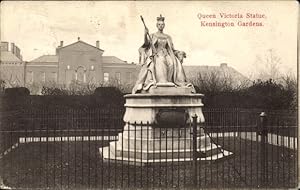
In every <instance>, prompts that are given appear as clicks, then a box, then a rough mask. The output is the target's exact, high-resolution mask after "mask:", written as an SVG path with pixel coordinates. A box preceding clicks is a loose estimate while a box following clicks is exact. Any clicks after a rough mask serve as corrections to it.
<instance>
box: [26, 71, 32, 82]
mask: <svg viewBox="0 0 300 190" xmlns="http://www.w3.org/2000/svg"><path fill="white" fill-rule="evenodd" d="M26 78H27V83H29V84H32V83H33V71H28V72H27V77H26Z"/></svg>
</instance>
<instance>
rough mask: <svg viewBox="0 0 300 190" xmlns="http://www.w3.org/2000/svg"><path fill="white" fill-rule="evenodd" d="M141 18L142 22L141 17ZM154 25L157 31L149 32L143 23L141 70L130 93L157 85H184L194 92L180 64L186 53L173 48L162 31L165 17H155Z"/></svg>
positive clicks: (169, 39)
mask: <svg viewBox="0 0 300 190" xmlns="http://www.w3.org/2000/svg"><path fill="white" fill-rule="evenodd" d="M141 19H142V21H143V22H144V20H143V18H142V17H141ZM144 24H145V23H144ZM156 27H157V29H158V31H157V32H156V33H153V34H149V31H148V28H147V27H146V25H145V34H144V44H143V45H142V47H140V48H139V55H140V56H139V64H140V65H141V70H140V73H139V75H138V79H137V81H136V84H135V86H134V88H133V90H132V94H135V93H144V92H146V93H147V92H148V91H149V89H150V88H156V87H159V86H161V87H185V88H188V89H190V92H191V93H194V92H195V89H194V87H193V85H192V84H191V83H188V82H187V81H186V75H185V73H184V70H183V66H182V63H183V59H184V58H185V57H186V54H185V52H183V51H178V50H175V49H174V46H173V42H172V38H171V37H170V36H169V35H167V34H165V33H164V32H163V30H164V27H165V18H164V17H162V15H160V17H157V23H156Z"/></svg>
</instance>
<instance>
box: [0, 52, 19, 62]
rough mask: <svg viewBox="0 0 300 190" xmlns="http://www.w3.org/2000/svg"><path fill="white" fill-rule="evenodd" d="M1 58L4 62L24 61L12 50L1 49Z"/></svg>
mask: <svg viewBox="0 0 300 190" xmlns="http://www.w3.org/2000/svg"><path fill="white" fill-rule="evenodd" d="M0 60H1V61H2V62H22V60H21V59H19V58H18V57H17V56H16V55H14V54H13V53H12V52H10V51H1V53H0Z"/></svg>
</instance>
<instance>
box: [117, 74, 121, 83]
mask: <svg viewBox="0 0 300 190" xmlns="http://www.w3.org/2000/svg"><path fill="white" fill-rule="evenodd" d="M116 79H117V82H118V84H120V83H121V73H120V72H117V73H116Z"/></svg>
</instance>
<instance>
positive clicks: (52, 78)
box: [51, 72, 57, 82]
mask: <svg viewBox="0 0 300 190" xmlns="http://www.w3.org/2000/svg"><path fill="white" fill-rule="evenodd" d="M51 80H52V81H54V82H57V73H56V72H52V73H51Z"/></svg>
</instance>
